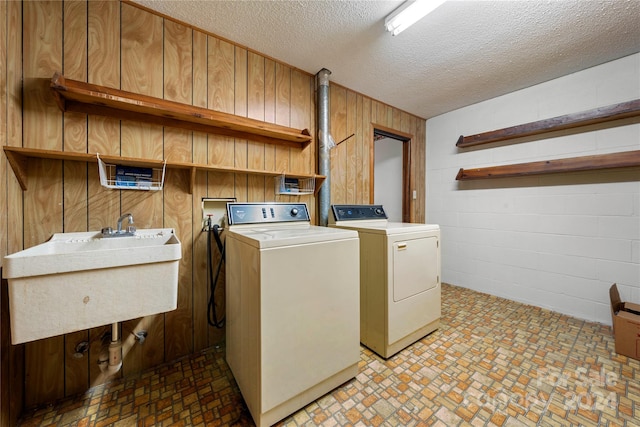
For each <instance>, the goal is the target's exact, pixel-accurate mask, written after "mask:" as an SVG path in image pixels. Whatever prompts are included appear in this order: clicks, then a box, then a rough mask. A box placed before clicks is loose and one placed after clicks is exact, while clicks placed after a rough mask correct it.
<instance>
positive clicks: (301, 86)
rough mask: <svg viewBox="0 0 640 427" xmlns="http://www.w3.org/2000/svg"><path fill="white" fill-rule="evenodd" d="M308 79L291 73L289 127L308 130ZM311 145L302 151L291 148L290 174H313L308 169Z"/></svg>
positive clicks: (303, 75)
mask: <svg viewBox="0 0 640 427" xmlns="http://www.w3.org/2000/svg"><path fill="white" fill-rule="evenodd" d="M309 90H310V86H309V78H308V76H307V75H306V74H304V73H302V72H301V71H299V70H292V71H291V126H300V128H301V129H309V127H310V124H311V123H310V122H309V109H310V108H312V106H311V104H310V101H311V99H310V97H309ZM312 149H313V144H308V145H307V146H306V147H305V148H304V149H302V148H292V149H291V151H290V153H291V169H290V171H291V172H300V173H313V172H315V170H312V169H310V164H309V157H310V153H311V150H312Z"/></svg>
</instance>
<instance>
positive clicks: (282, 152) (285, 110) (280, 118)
mask: <svg viewBox="0 0 640 427" xmlns="http://www.w3.org/2000/svg"><path fill="white" fill-rule="evenodd" d="M276 123H277V124H279V125H283V126H291V68H290V67H287V66H286V65H283V64H281V63H279V62H276ZM290 152H291V150H290V148H289V147H279V146H278V147H276V171H278V172H285V171H288V170H289V169H290V168H291V156H290ZM274 188H275V186H274ZM275 200H276V201H277V202H286V201H289V200H291V197H290V196H282V195H278V194H276V196H275Z"/></svg>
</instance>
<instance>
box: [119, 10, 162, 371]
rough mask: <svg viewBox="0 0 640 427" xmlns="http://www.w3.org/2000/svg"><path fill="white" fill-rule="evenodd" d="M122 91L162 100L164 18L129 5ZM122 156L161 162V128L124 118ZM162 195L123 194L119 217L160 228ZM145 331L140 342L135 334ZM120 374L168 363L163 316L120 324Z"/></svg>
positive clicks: (125, 14)
mask: <svg viewBox="0 0 640 427" xmlns="http://www.w3.org/2000/svg"><path fill="white" fill-rule="evenodd" d="M121 10H122V16H121V22H122V23H121V34H122V36H121V37H122V40H121V89H123V90H127V91H131V92H135V93H141V94H144V95H150V96H155V97H158V98H162V95H163V86H164V85H163V69H162V64H163V19H162V18H161V17H159V16H156V15H154V14H151V13H149V12H146V11H143V10H141V9H138V8H136V7H134V6H131V5H129V4H126V3H122V4H121ZM121 132H122V133H121V155H122V156H127V157H142V158H149V159H162V158H163V132H162V128H161V127H160V126H156V125H150V124H146V123H137V122H130V121H126V120H123V121H122V123H121ZM162 196H163V195H162V192H159V191H158V192H145V191H126V190H123V191H121V194H120V197H121V203H122V205H121V210H122V212H121V213H126V212H131V213H132V214H133V216H134V221H135V223H136V226H137V227H138V228H157V227H162V214H163V200H162ZM142 330H144V331H146V332H147V338H146V340H145V341H144V343H143V344H138V343H137V341H135V339H133V337H134V335H133V334H134V333H135V332H138V331H142ZM122 341H123V346H122V351H123V355H124V356H123V367H122V374H123V375H125V376H126V375H129V374H132V373H136V372H139V371H141V370H143V369H146V368H149V367H152V366H155V365H158V364H160V363H162V362H163V360H164V345H165V343H164V315H163V314H159V315H154V316H148V317H144V318H141V319H134V320H130V321H127V322H123V323H122Z"/></svg>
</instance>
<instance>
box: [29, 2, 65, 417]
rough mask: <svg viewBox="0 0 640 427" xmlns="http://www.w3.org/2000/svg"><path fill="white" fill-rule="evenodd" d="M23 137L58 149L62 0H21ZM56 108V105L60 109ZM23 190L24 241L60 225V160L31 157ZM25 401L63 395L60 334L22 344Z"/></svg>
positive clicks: (34, 241)
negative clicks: (53, 82)
mask: <svg viewBox="0 0 640 427" xmlns="http://www.w3.org/2000/svg"><path fill="white" fill-rule="evenodd" d="M23 13H24V15H23V25H24V31H23V64H24V68H23V76H24V87H23V120H24V121H23V141H24V144H25V146H29V147H33V148H46V149H53V150H61V149H62V114H61V113H59V112H56V109H57V106H56V104H55V102H53V97H51V96H50V93H49V88H48V84H47V83H46V82H47V80H48V79H49V76H50V75H51V74H52V72H53V71H55V70H60V69H62V3H61V2H25V3H23ZM58 111H59V110H58ZM29 169H30V174H31V176H30V182H31V188H30V191H28V192H25V194H24V220H25V228H24V235H25V242H24V244H25V247H31V246H34V245H37V244H40V243H42V242H44V241H45V240H47V239H48V238H49V237H51V235H52V234H53V233H56V232H61V231H62V209H61V207H62V162H61V161H49V160H38V161H32V162H30V166H29ZM25 366H26V376H25V388H26V400H25V404H26V406H27V407H31V406H34V405H36V404H38V403H41V402H46V401H51V400H55V399H58V398H61V397H63V396H64V369H63V367H64V337H62V336H57V337H53V338H49V339H44V340H38V341H34V342H31V343H27V344H26V345H25Z"/></svg>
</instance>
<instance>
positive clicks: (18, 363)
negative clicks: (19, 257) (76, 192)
mask: <svg viewBox="0 0 640 427" xmlns="http://www.w3.org/2000/svg"><path fill="white" fill-rule="evenodd" d="M3 4H4V7H6V13H7V14H6V20H5V23H6V37H5V40H6V60H7V61H6V62H5V63H4V64H6V67H3V68H2V70H3V71H2V72H0V73H4V72H6V102H7V104H6V105H7V109H6V110H5V111H6V120H7V121H6V144H7V145H10V146H21V145H22V75H23V73H22V39H23V37H22V32H23V25H22V3H20V2H3ZM5 161H6V160H5ZM5 165H6V163H5ZM5 167H6V166H5ZM7 170H8V168H6V169H4V172H3V173H2V175H3V176H4V177H5V179H6V181H5V182H6V185H7V186H6V187H4V188H6V197H7V203H6V204H5V205H2V206H4V207H5V209H6V220H7V228H6V229H4V228H3V230H6V234H5V236H6V237H5V238H6V241H4V242H2V246H3V248H2V250H6V253H7V254H11V253H14V252H17V251H19V250H21V249H22V248H23V247H24V240H23V233H22V228H23V223H24V221H23V219H24V209H23V203H22V201H23V192H22V189H21V188H20V185H19V184H18V181H17V180H16V178H15V176H14V175H13V174H11V173H7ZM9 202H11V203H9ZM5 245H6V247H5ZM24 353H25V346H24V345H16V346H10V349H9V355H8V356H9V357H8V359H9V362H8V377H5V380H6V381H5V380H3V381H2V383H3V386H2V388H3V390H8V393H9V399H10V400H9V403H8V405H9V406H8V407H5V406H4V405H3V406H2V408H0V409H1V410H2V419H3V420H6V419H7V418H8V420H9V425H10V426H13V425H16V424H17V419H18V416H19V415H20V413H21V412H22V410H23V408H24V404H25V400H24V394H25V393H24V389H25V387H24V386H25V384H24V370H25V359H24ZM2 363H5V361H4V360H3V362H2ZM2 367H3V370H5V369H7V367H6V366H5V365H4V364H3V366H2ZM3 422H4V421H3Z"/></svg>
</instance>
